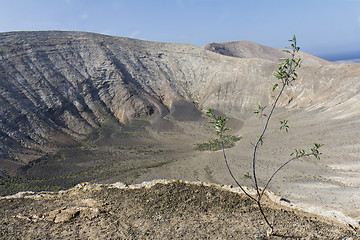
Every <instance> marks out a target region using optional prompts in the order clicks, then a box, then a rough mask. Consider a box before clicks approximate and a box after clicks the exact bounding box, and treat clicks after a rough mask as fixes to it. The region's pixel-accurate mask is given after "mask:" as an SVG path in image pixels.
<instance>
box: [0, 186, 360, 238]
mask: <svg viewBox="0 0 360 240" xmlns="http://www.w3.org/2000/svg"><path fill="white" fill-rule="evenodd" d="M119 187H120V188H119ZM0 205H1V206H2V207H1V209H0V237H1V239H359V238H358V237H357V236H356V233H355V232H354V231H353V230H352V229H351V228H349V227H346V226H344V225H339V224H337V223H334V222H329V221H326V220H325V219H323V218H321V217H318V216H316V215H311V214H307V213H304V212H299V211H295V210H291V209H288V208H285V207H283V206H282V207H280V206H279V205H277V204H275V203H270V202H268V203H266V208H265V210H266V213H267V214H268V215H269V217H270V219H271V221H272V222H273V223H274V225H275V234H274V235H273V236H271V237H266V230H267V227H266V225H265V223H264V221H263V220H262V219H261V217H260V216H259V212H258V209H257V207H256V205H255V204H254V203H253V202H252V201H251V200H249V199H248V198H247V197H245V196H243V195H242V194H238V193H234V192H231V191H229V190H226V189H224V188H221V187H220V186H206V185H203V184H200V183H198V184H194V183H185V182H182V181H178V180H174V181H168V182H164V183H156V184H155V183H153V184H150V185H148V186H147V187H145V186H142V187H141V186H140V187H137V188H134V186H130V187H129V186H125V185H122V184H120V183H118V184H117V185H98V184H89V183H83V184H79V185H77V186H76V187H74V188H72V189H69V190H67V191H61V192H59V193H39V194H30V193H27V194H26V193H24V194H18V195H17V196H13V197H5V198H2V199H0Z"/></svg>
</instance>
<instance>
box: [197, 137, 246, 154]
mask: <svg viewBox="0 0 360 240" xmlns="http://www.w3.org/2000/svg"><path fill="white" fill-rule="evenodd" d="M240 139H241V137H237V136H234V135H225V136H223V137H222V141H220V139H219V138H214V139H211V140H209V141H208V142H205V143H198V144H196V145H195V150H199V151H218V150H221V149H222V146H223V145H224V148H232V147H233V146H235V143H236V142H237V141H239V140H240Z"/></svg>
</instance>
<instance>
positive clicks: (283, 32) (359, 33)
mask: <svg viewBox="0 0 360 240" xmlns="http://www.w3.org/2000/svg"><path fill="white" fill-rule="evenodd" d="M0 6H1V7H0V32H9V31H37V30H66V31H67V30H71V31H86V32H95V33H101V34H108V35H112V36H121V37H130V38H137V39H143V40H149V41H159V42H173V43H189V44H194V45H197V46H203V45H205V44H207V43H211V42H227V41H241V40H248V41H253V42H257V43H260V44H263V45H266V46H270V47H276V48H283V47H285V46H287V45H288V42H287V40H288V39H290V38H292V36H293V35H296V37H297V39H298V44H299V46H300V47H301V50H302V51H305V52H308V53H311V54H314V55H316V56H320V57H323V58H326V59H329V60H338V59H346V58H360V0H297V1H294V0H0Z"/></svg>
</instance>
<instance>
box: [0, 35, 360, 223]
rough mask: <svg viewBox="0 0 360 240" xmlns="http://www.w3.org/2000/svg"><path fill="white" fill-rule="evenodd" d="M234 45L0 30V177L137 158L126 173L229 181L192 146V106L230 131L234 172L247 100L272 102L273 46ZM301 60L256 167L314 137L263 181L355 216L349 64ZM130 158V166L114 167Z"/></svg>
mask: <svg viewBox="0 0 360 240" xmlns="http://www.w3.org/2000/svg"><path fill="white" fill-rule="evenodd" d="M233 45H234V46H233ZM240 45H241V49H240V50H239V49H238V46H239V44H238V43H236V44H235V43H234V44H223V45H222V46H225V47H227V48H228V50H227V51H228V52H230V53H231V54H232V55H231V54H227V55H231V56H235V57H230V56H225V55H223V54H224V53H223V52H221V53H222V54H219V53H216V52H215V53H214V52H212V51H213V49H211V48H208V49H210V50H212V51H209V50H206V49H205V48H200V47H196V46H192V45H187V44H169V43H156V42H147V41H140V40H134V39H127V38H120V37H111V36H105V35H99V34H92V33H79V32H16V33H1V34H0V89H1V91H0V106H1V107H0V139H1V142H0V154H1V155H0V157H1V159H0V169H1V171H0V176H1V175H6V174H9V175H19V174H20V175H21V174H25V175H26V174H27V175H26V176H28V177H32V178H34V181H38V179H36V176H39V174H40V175H41V174H43V175H41V176H42V177H46V179H47V181H50V180H49V177H50V176H54V178H52V179H51V181H55V180H56V181H58V182H65V181H67V179H69V178H70V177H63V178H60V177H61V176H62V175H61V174H63V173H62V172H61V171H64V172H71V174H72V177H74V178H73V180H72V181H73V182H68V183H67V184H70V183H71V184H72V183H75V182H76V181H81V180H94V179H95V180H101V181H103V182H107V181H118V180H121V179H122V177H124V176H125V175H126V174H128V173H129V172H131V170H133V169H137V166H146V171H138V172H136V174H135V173H134V174H133V176H132V178H131V180H129V181H131V182H140V181H143V180H151V179H154V178H169V179H174V178H178V179H186V180H202V181H211V182H217V183H226V184H233V182H232V180H231V179H230V178H229V177H228V174H227V173H226V169H225V168H224V165H223V162H222V161H221V154H220V153H217V152H215V153H209V152H206V153H200V152H195V151H193V150H192V146H193V144H194V143H196V142H199V141H206V140H207V139H208V138H209V137H210V136H211V135H210V133H211V132H210V130H209V129H208V128H206V127H205V126H204V125H203V124H202V123H201V121H203V120H201V111H204V110H206V109H207V108H208V107H212V108H215V109H217V110H220V111H221V112H223V113H225V114H227V115H228V116H230V117H232V119H233V124H234V126H235V127H233V128H234V131H233V133H234V134H237V135H240V136H242V140H241V141H240V143H239V144H237V146H236V147H235V148H233V149H230V150H229V153H228V154H229V159H230V161H231V164H232V167H233V168H234V172H236V173H237V174H238V176H242V174H243V173H244V172H245V171H248V170H249V167H250V164H249V156H251V142H253V141H254V139H255V137H256V135H258V134H259V133H258V131H259V129H260V128H261V120H259V119H257V118H256V117H255V116H253V113H252V112H253V108H254V106H255V105H256V104H257V103H259V102H260V103H262V104H263V105H269V104H270V103H271V101H272V99H273V98H272V95H273V93H272V92H271V91H269V90H271V88H272V86H273V84H274V78H273V77H272V75H273V71H274V70H275V69H276V67H277V61H275V60H274V59H277V58H278V57H279V56H280V55H278V54H279V53H281V51H280V50H277V49H270V48H267V47H262V46H259V45H255V44H252V43H251V44H250V43H246V44H244V43H242V44H240ZM210 46H211V45H210ZM229 46H232V47H233V48H234V49H235V48H236V51H235V50H232V49H231V48H230V47H229ZM254 47H255V48H260V49H258V50H256V49H255V50H254V49H253V48H254ZM229 49H230V50H229ZM235 53H236V54H235ZM240 53H241V54H242V55H241V54H240ZM281 56H282V55H281ZM303 58H304V66H303V67H302V68H301V69H300V71H299V72H298V74H299V79H298V81H297V82H296V83H295V84H294V86H292V87H291V88H290V90H289V91H288V92H287V94H286V95H285V96H284V97H283V98H282V99H281V101H280V108H279V109H278V110H277V112H276V117H275V118H274V120H275V121H274V124H273V125H272V129H274V131H270V135H269V136H268V137H267V138H266V139H269V140H266V142H265V145H264V147H263V148H262V154H261V155H259V164H263V165H260V166H263V167H262V168H261V170H260V171H261V172H260V173H261V174H260V175H263V176H264V178H265V176H268V175H269V174H270V173H271V171H272V170H274V169H276V167H277V166H279V164H281V162H283V161H284V159H286V158H287V157H288V155H289V153H290V152H291V151H292V149H294V148H306V149H307V148H308V147H310V145H311V144H312V143H313V142H321V143H324V144H325V146H324V147H323V152H324V154H323V156H322V160H321V161H320V162H314V161H310V162H307V161H304V162H297V163H294V164H292V165H291V166H289V168H287V169H286V170H285V171H284V172H283V173H282V174H281V175H280V176H279V178H278V182H274V184H273V185H272V186H271V190H273V191H281V194H284V195H285V196H286V197H287V198H289V199H291V200H294V201H298V202H306V201H308V203H309V204H318V205H322V206H325V207H326V208H327V209H337V210H341V211H344V212H345V213H346V214H348V215H351V216H352V217H354V218H355V217H358V216H360V212H359V209H358V208H356V207H355V203H356V202H357V201H358V200H359V199H360V192H359V187H360V181H359V179H360V178H359V175H360V165H359V162H358V156H359V152H360V145H359V142H360V141H359V140H360V134H359V132H360V129H359V128H358V125H359V122H360V104H359V102H360V95H359V94H358V93H359V90H360V82H359V76H360V75H359V74H360V65H359V64H336V65H335V64H330V63H329V62H326V61H323V60H320V59H317V58H315V57H312V56H309V55H307V54H303ZM283 119H289V120H290V123H291V124H290V125H291V131H290V133H289V134H284V133H278V132H277V131H275V130H276V129H278V125H277V122H278V121H279V120H283ZM117 120H119V121H120V122H122V123H127V122H129V121H130V120H136V121H135V124H134V125H131V124H127V125H122V124H119V123H118V122H117ZM133 122H134V121H133ZM165 127H166V128H165ZM89 137H90V138H89ZM99 139H100V140H101V141H100V140H99ZM89 140H90V143H89V142H88V141H89ZM112 140H113V141H112ZM138 142H141V144H142V145H141V144H140V143H139V144H138ZM128 144H132V145H131V146H130V147H129V148H128V146H127V145H128ZM137 144H138V145H139V146H138V145H137ZM150 145H151V147H149V146H150ZM124 146H125V147H124ZM67 147H69V148H67ZM100 148H101V149H100ZM99 149H100V150H101V151H98V150H99ZM164 150H166V151H164ZM149 153H151V154H149ZM77 154H78V155H77ZM149 155H151V157H150V158H148V157H149ZM77 156H81V157H77ZM135 157H136V158H135ZM35 159H38V160H37V161H33V160H35ZM118 159H121V164H122V165H121V164H120V163H119V162H118ZM132 160H135V161H138V163H136V164H135V165H130V166H129V165H126V163H128V162H130V161H132ZM155 160H156V164H154V162H153V161H155ZM32 161H33V162H32ZM28 162H32V163H31V164H27V163H28ZM119 164H120V165H121V167H119ZM90 166H91V167H90ZM19 168H20V171H19ZM77 169H80V170H77ZM89 169H90V170H89ZM109 169H110V170H109ZM109 171H110V172H109ZM57 174H58V175H59V176H58V175H57ZM94 176H95V177H94ZM114 176H115V177H114ZM126 176H127V175H126ZM56 177H59V178H56ZM92 177H93V178H92ZM54 179H55V180H54ZM262 181H264V180H262ZM284 181H285V182H286V183H287V184H284ZM244 183H245V184H247V185H250V183H246V182H244Z"/></svg>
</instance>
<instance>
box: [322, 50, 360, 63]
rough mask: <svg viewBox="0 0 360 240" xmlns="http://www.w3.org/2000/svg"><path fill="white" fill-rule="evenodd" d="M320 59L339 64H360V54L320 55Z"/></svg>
mask: <svg viewBox="0 0 360 240" xmlns="http://www.w3.org/2000/svg"><path fill="white" fill-rule="evenodd" d="M319 57H320V58H322V59H325V60H328V61H331V62H337V63H360V52H351V53H341V54H332V55H320V56H319Z"/></svg>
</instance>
